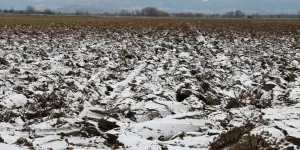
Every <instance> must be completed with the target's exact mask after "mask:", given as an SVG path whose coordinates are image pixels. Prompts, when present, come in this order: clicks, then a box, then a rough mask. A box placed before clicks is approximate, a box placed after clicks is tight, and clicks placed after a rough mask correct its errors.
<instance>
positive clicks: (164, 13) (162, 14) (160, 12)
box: [158, 11, 170, 17]
mask: <svg viewBox="0 0 300 150" xmlns="http://www.w3.org/2000/svg"><path fill="white" fill-rule="evenodd" d="M158 16H159V17H169V16H170V14H169V13H167V12H165V11H159V12H158Z"/></svg>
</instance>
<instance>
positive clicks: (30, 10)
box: [25, 6, 35, 14]
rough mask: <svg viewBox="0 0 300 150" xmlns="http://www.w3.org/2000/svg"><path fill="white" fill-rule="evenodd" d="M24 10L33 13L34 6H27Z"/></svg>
mask: <svg viewBox="0 0 300 150" xmlns="http://www.w3.org/2000/svg"><path fill="white" fill-rule="evenodd" d="M25 12H26V13H27V14H33V13H35V8H34V7H33V6H27V7H26V9H25Z"/></svg>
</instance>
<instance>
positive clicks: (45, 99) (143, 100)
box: [0, 24, 300, 150]
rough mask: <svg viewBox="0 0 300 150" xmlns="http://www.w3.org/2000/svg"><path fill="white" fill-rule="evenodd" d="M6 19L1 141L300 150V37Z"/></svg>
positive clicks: (1, 36) (77, 146) (129, 149)
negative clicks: (38, 25) (42, 24)
mask: <svg viewBox="0 0 300 150" xmlns="http://www.w3.org/2000/svg"><path fill="white" fill-rule="evenodd" d="M186 27H189V29H188V31H187V32H182V31H180V30H178V31H176V30H161V31H159V32H158V31H152V30H151V28H149V29H148V28H146V29H145V30H144V31H143V32H134V31H132V32H130V31H128V30H110V29H107V30H101V31H93V30H88V29H84V28H83V29H80V30H78V29H72V28H69V27H67V26H61V27H60V28H59V29H58V28H56V27H55V26H53V27H52V26H50V27H48V28H47V30H43V29H35V26H18V27H5V26H4V27H1V32H0V108H1V110H0V137H1V138H0V142H1V143H0V149H12V150H14V149H16V150H18V149H37V150H41V149H53V150H63V149H68V150H73V149H74V150H85V149H91V150H92V149H126V150H150V149H151V150H167V149H169V150H177V149H178V150H179V149H180V150H181V149H183V150H184V149H194V150H206V149H232V150H246V149H285V148H287V149H289V150H292V149H299V146H300V144H299V143H300V103H299V102H300V78H299V73H300V63H299V61H300V60H299V59H300V52H299V51H300V45H299V43H297V42H298V39H297V38H295V37H294V36H289V35H281V36H275V35H271V34H270V35H267V36H265V37H264V38H258V37H252V36H251V35H242V34H234V33H231V34H230V33H227V34H228V36H224V35H219V34H217V33H203V32H200V31H198V30H197V29H196V28H194V27H193V26H192V25H189V24H187V25H186Z"/></svg>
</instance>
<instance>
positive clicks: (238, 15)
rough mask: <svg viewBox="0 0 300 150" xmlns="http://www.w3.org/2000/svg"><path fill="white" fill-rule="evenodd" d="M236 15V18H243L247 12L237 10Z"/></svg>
mask: <svg viewBox="0 0 300 150" xmlns="http://www.w3.org/2000/svg"><path fill="white" fill-rule="evenodd" d="M234 15H235V17H236V18H243V17H245V13H244V12H242V11H241V10H236V11H235V12H234Z"/></svg>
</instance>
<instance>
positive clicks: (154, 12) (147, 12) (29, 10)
mask: <svg viewBox="0 0 300 150" xmlns="http://www.w3.org/2000/svg"><path fill="white" fill-rule="evenodd" d="M0 13H19V14H47V15H51V14H61V13H60V12H58V13H55V12H54V11H52V10H51V9H45V10H43V11H40V10H36V9H35V8H34V7H33V6H27V7H26V8H25V10H14V8H11V9H9V10H7V9H4V10H1V9H0ZM67 15H78V16H84V15H85V16H88V15H91V14H90V13H89V12H88V11H76V12H75V13H69V14H67ZM97 15H103V16H147V17H170V16H173V17H207V18H244V17H246V15H245V13H244V12H242V11H241V10H236V11H230V12H226V13H224V14H210V15H207V14H203V13H191V12H185V13H184V12H181V13H171V14H170V13H167V12H165V11H162V10H158V9H157V8H155V7H146V8H143V9H141V10H135V11H128V10H125V9H124V10H121V11H120V12H116V13H108V12H105V13H103V14H97ZM248 17H255V18H259V17H267V18H269V17H271V18H275V17H276V18H287V17H290V18H295V17H298V18H300V11H299V13H298V15H286V14H280V15H259V14H253V15H251V16H248Z"/></svg>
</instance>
